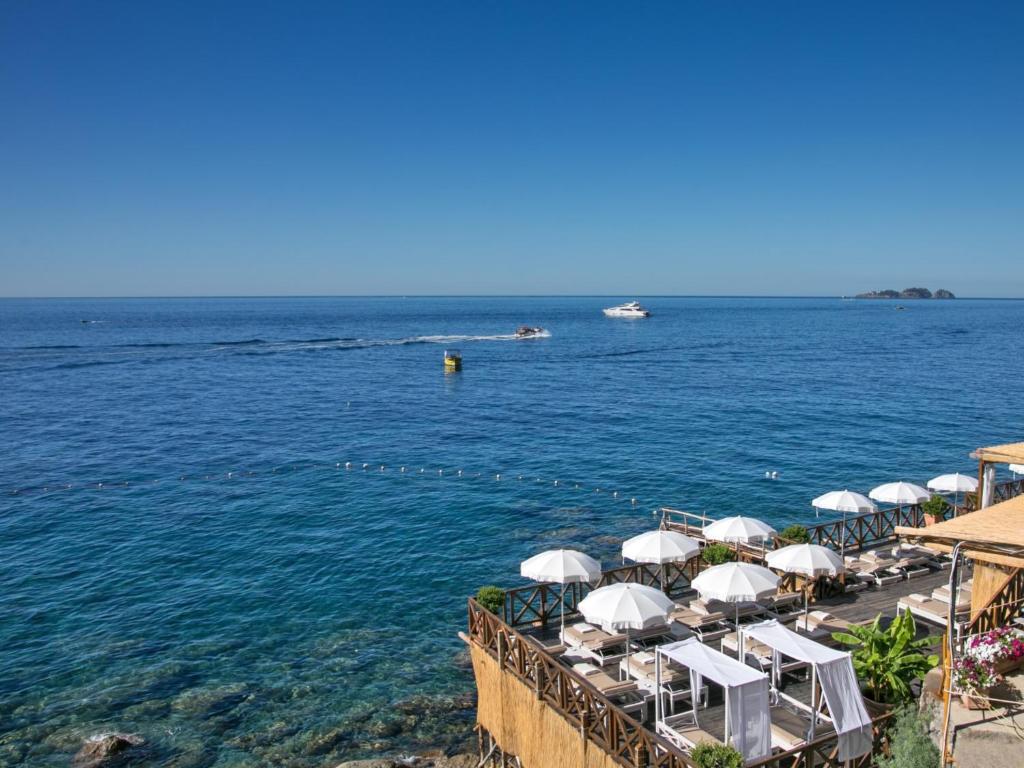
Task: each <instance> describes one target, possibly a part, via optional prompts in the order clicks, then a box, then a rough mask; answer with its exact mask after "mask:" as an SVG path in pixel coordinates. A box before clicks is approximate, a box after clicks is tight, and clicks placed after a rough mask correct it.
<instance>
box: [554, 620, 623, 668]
mask: <svg viewBox="0 0 1024 768" xmlns="http://www.w3.org/2000/svg"><path fill="white" fill-rule="evenodd" d="M562 642H563V643H564V644H565V646H566V648H568V649H571V650H573V651H575V652H577V653H579V654H581V655H583V656H589V657H590V658H592V659H594V660H595V661H597V662H599V663H601V664H609V663H612V662H614V661H618V660H619V659H621V658H622V657H623V656H625V655H626V636H625V635H619V634H616V635H612V634H610V633H608V632H605V631H604V630H603V629H600V628H599V627H595V626H593V625H592V624H587V623H585V622H577V623H576V624H571V625H569V626H567V627H566V628H565V629H564V630H562Z"/></svg>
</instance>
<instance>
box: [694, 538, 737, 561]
mask: <svg viewBox="0 0 1024 768" xmlns="http://www.w3.org/2000/svg"><path fill="white" fill-rule="evenodd" d="M700 556H701V559H702V560H703V561H704V562H705V563H707V564H708V565H721V564H722V563H729V562H732V561H733V560H735V559H736V553H735V552H733V551H732V549H730V548H729V547H728V546H727V545H725V544H718V543H715V544H708V545H707V546H706V547H704V549H703V550H702V551H701V553H700Z"/></svg>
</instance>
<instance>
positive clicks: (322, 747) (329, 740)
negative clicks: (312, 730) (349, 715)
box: [304, 728, 349, 755]
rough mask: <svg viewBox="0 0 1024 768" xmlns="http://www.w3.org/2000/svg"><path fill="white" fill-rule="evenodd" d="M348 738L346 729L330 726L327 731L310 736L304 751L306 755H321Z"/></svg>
mask: <svg viewBox="0 0 1024 768" xmlns="http://www.w3.org/2000/svg"><path fill="white" fill-rule="evenodd" d="M348 739H349V735H348V731H347V730H345V729H344V728H331V729H330V730H329V731H324V732H323V733H318V734H316V735H315V736H311V737H310V739H309V741H307V742H306V748H305V750H304V751H305V753H306V754H307V755H322V754H325V753H327V752H330V751H331V750H333V749H334V748H335V747H337V746H338V745H339V744H341V743H342V742H343V741H347V740H348Z"/></svg>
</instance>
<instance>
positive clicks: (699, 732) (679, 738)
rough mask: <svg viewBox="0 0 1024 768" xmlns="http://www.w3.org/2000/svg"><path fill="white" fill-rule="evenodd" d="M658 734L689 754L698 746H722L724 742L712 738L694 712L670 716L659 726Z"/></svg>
mask: <svg viewBox="0 0 1024 768" xmlns="http://www.w3.org/2000/svg"><path fill="white" fill-rule="evenodd" d="M657 730H658V733H659V734H660V735H662V736H664V737H665V738H666V739H668V740H669V741H671V742H673V743H674V744H675V745H676V746H677V747H679V748H681V749H683V750H685V751H687V752H689V751H690V750H691V749H693V748H694V747H695V746H697V745H698V744H703V743H705V742H710V743H712V744H721V743H722V740H721V739H719V738H718V737H717V736H712V735H711V734H710V733H708V732H707V731H705V730H704V729H703V728H701V727H700V725H699V724H698V723H697V715H696V714H695V713H694V712H693V711H692V710H690V711H687V712H680V713H679V714H678V715H669V716H668V717H666V718H665V719H664V720H663V721H662V722H660V723H658V724H657Z"/></svg>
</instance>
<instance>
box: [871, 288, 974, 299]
mask: <svg viewBox="0 0 1024 768" xmlns="http://www.w3.org/2000/svg"><path fill="white" fill-rule="evenodd" d="M854 298H857V299H955V298H956V296H954V295H953V293H952V291H947V290H946V289H945V288H939V289H938V290H937V291H935V293H932V292H931V291H929V290H928V289H927V288H904V289H903V290H902V291H894V290H892V289H887V290H884V291H868V292H867V293H858V294H857V295H856V296H855V297H854Z"/></svg>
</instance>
